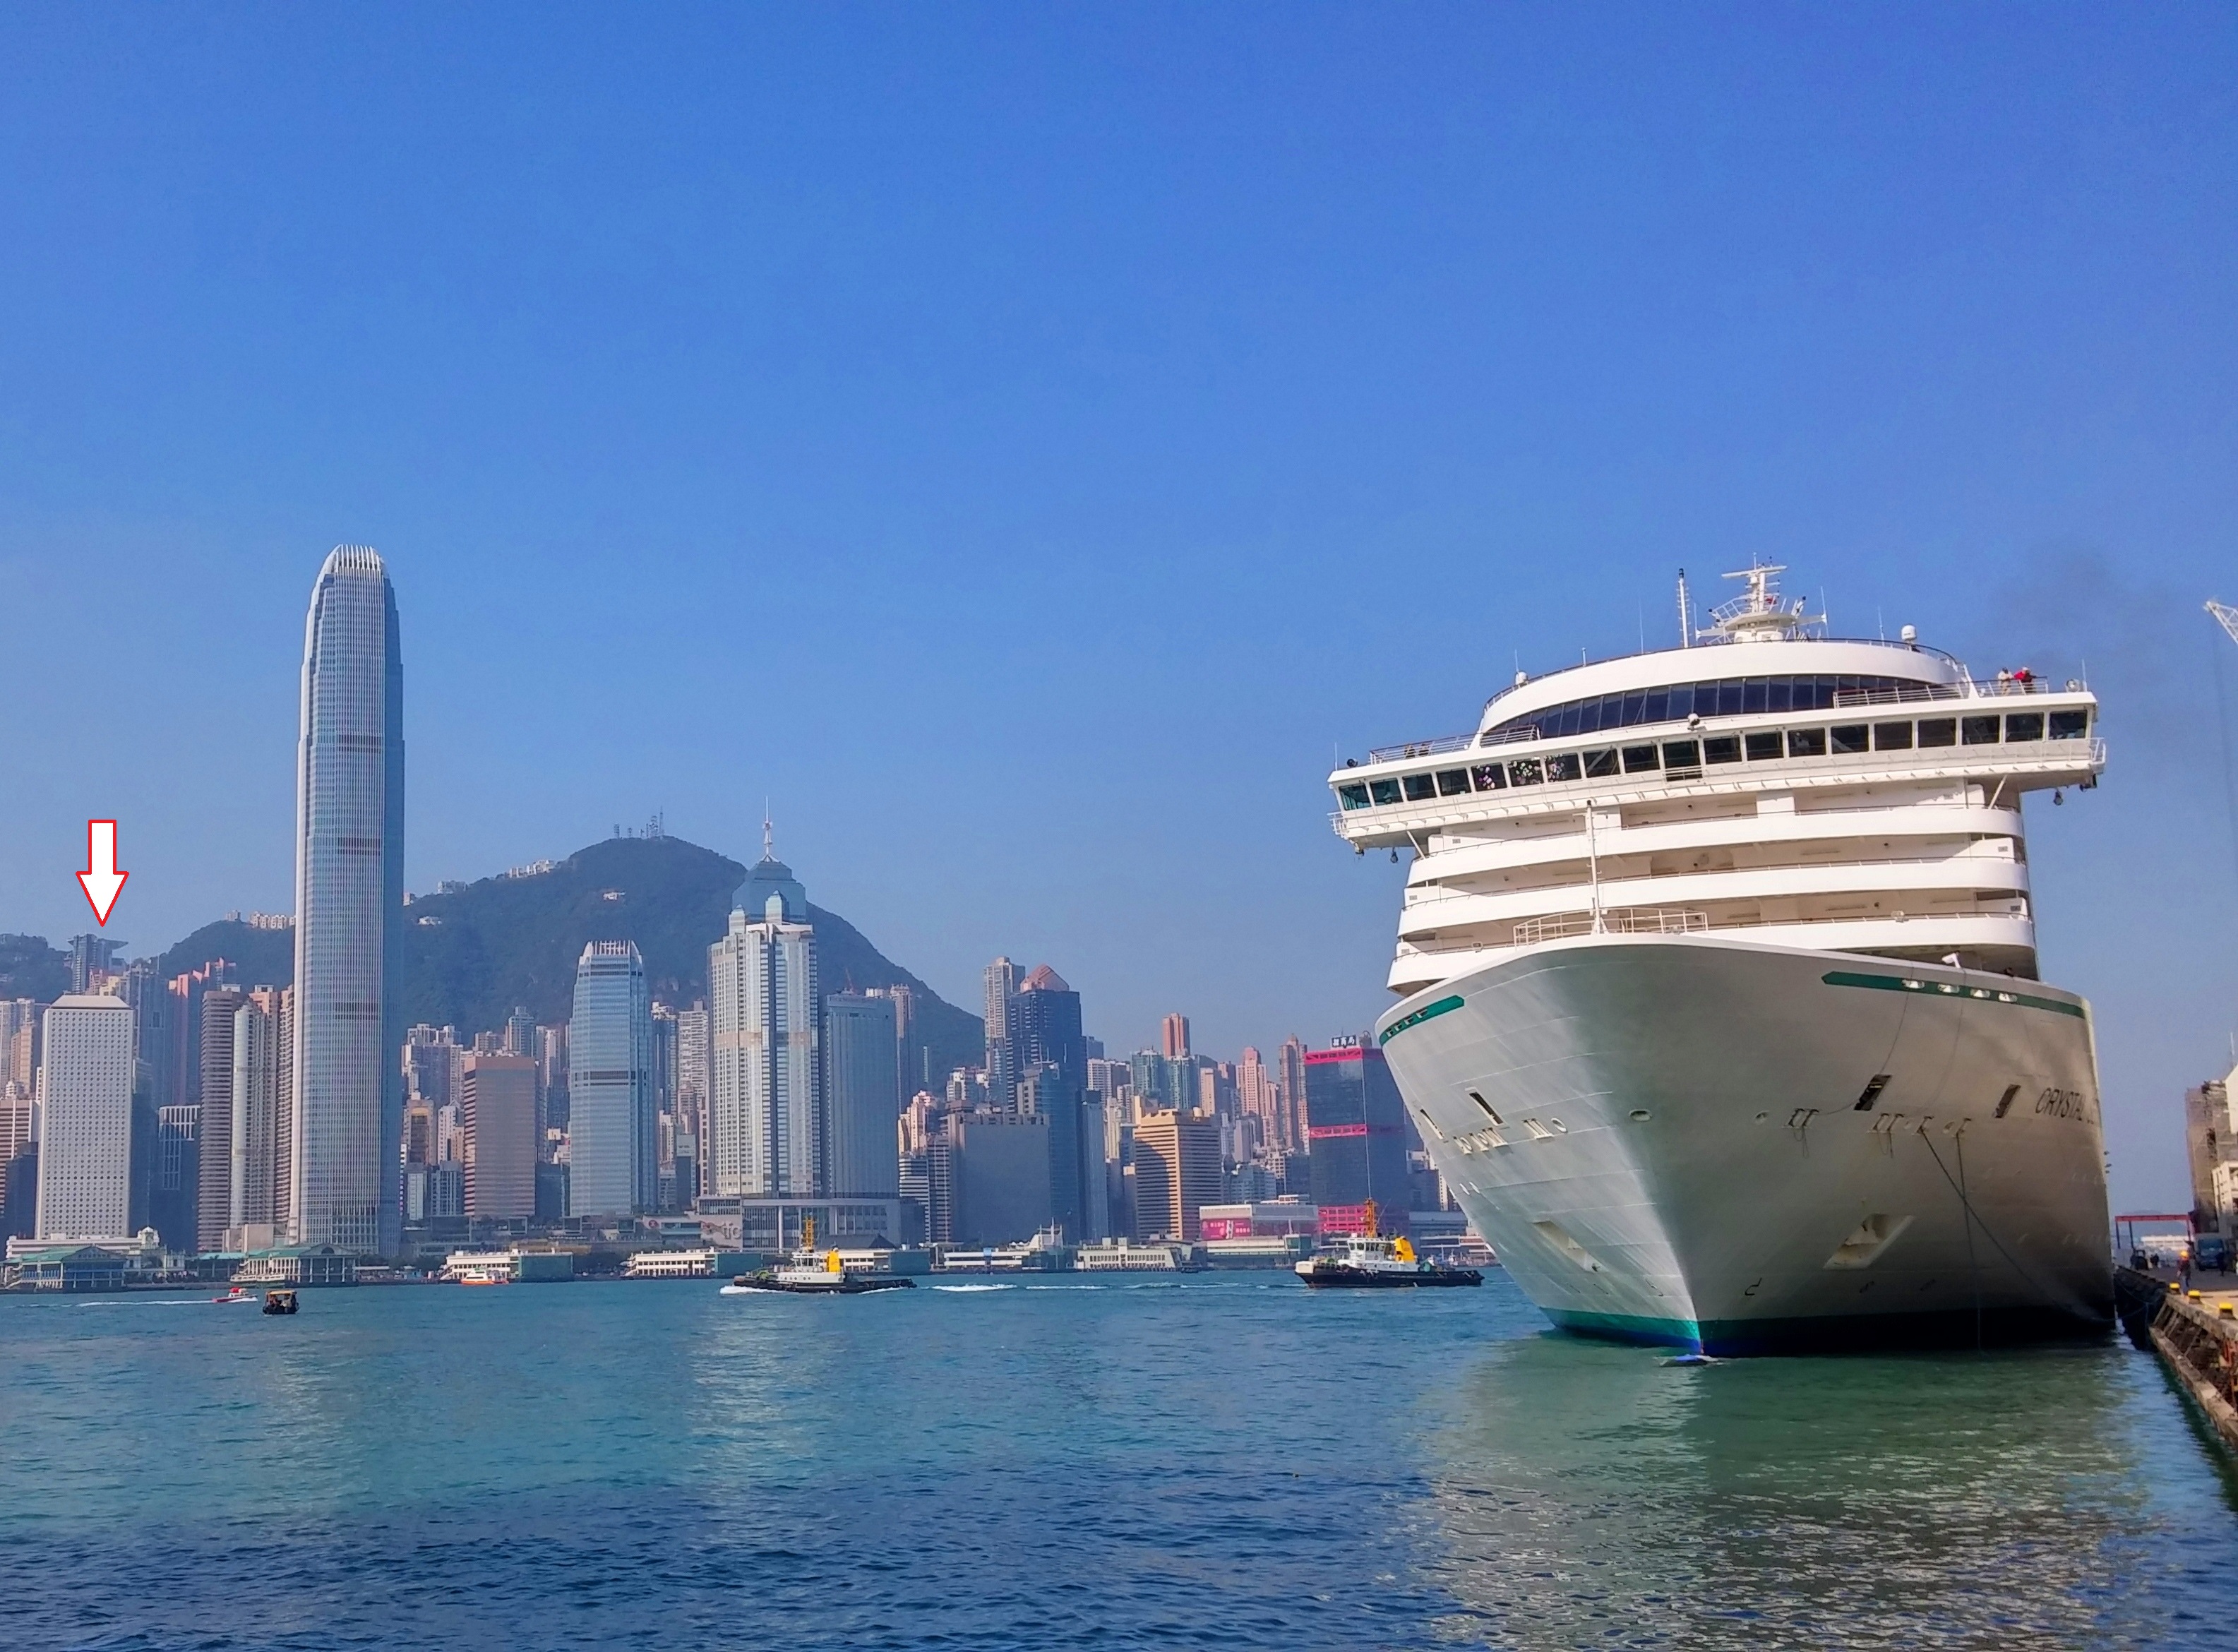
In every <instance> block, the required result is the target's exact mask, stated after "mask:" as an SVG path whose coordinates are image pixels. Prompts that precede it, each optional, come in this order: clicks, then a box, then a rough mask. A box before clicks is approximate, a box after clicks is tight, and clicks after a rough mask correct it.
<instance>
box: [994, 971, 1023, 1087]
mask: <svg viewBox="0 0 2238 1652" xmlns="http://www.w3.org/2000/svg"><path fill="white" fill-rule="evenodd" d="M986 988H987V990H986V1022H987V1095H988V1100H990V1102H991V1103H992V1104H993V1105H994V1107H996V1108H997V1109H998V1110H999V1111H1002V1112H1005V1113H1007V1112H1009V1111H1010V1109H1011V1108H1012V1107H1015V1106H1016V1105H1017V1082H1018V1070H1017V1068H1016V1067H1015V1066H1014V1065H1013V1064H1012V1059H1013V1057H1012V1051H1011V1047H1010V1001H1011V1000H1012V999H1013V998H1015V997H1016V996H1017V992H1018V968H1017V966H1016V964H1014V963H1012V962H1011V961H1010V960H1009V959H1008V958H997V959H996V960H995V961H994V962H992V963H990V964H989V965H988V966H987V973H986Z"/></svg>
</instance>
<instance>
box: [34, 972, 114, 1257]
mask: <svg viewBox="0 0 2238 1652" xmlns="http://www.w3.org/2000/svg"><path fill="white" fill-rule="evenodd" d="M39 1045H40V1061H39V1088H38V1101H39V1154H38V1159H39V1181H38V1189H39V1192H38V1213H37V1219H36V1234H35V1236H36V1237H37V1238H39V1239H99V1238H103V1237H107V1236H111V1235H115V1234H118V1233H123V1232H129V1231H130V1229H131V1216H132V1079H133V1063H134V1055H133V1050H132V1010H131V1007H130V1006H129V1005H128V1004H126V1003H125V1002H124V1001H122V999H118V998H110V997H106V996H101V995H94V994H90V993H70V994H67V995H64V996H63V997H61V998H58V999H56V1001H54V1002H53V1003H52V1004H51V1005H50V1006H49V1007H48V1008H47V1012H46V1014H45V1017H44V1018H43V1026H42V1028H41V1032H40V1038H39Z"/></svg>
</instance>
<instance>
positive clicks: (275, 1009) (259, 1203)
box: [205, 987, 293, 1249]
mask: <svg viewBox="0 0 2238 1652" xmlns="http://www.w3.org/2000/svg"><path fill="white" fill-rule="evenodd" d="M287 998H288V994H287V993H286V992H284V991H282V990H281V989H279V988H272V987H259V988H256V990H255V991H254V992H252V993H250V994H248V995H247V997H246V998H244V999H243V1000H242V1003H241V1005H240V1007H239V1008H236V1009H235V1011H234V1013H233V1037H232V1046H233V1084H232V1097H231V1102H232V1114H233V1124H232V1129H231V1131H230V1132H229V1133H228V1146H229V1147H230V1149H231V1165H230V1167H229V1170H228V1174H227V1178H226V1180H227V1183H228V1191H229V1193H230V1195H231V1206H230V1209H229V1210H228V1213H227V1217H226V1222H225V1226H226V1229H227V1231H228V1232H229V1233H233V1234H234V1235H235V1242H238V1243H239V1244H240V1245H241V1246H242V1247H243V1248H252V1247H253V1245H254V1240H253V1239H252V1238H251V1237H250V1236H249V1235H248V1233H247V1232H245V1231H241V1230H248V1229H251V1228H262V1229H266V1230H269V1229H270V1228H271V1227H272V1226H274V1225H275V1219H276V1217H277V1206H278V1199H277V1198H276V1196H275V1185H274V1184H275V1173H276V1172H277V1171H278V1169H279V1167H280V1162H281V1160H280V1137H279V1108H280V1100H281V1095H282V1094H283V1093H284V1092H285V1090H286V1087H287V1078H286V1077H285V1076H284V1074H286V1072H287V1068H288V1049H287V1046H286V1043H285V1040H286V1038H287V1036H288V1031H289V1026H288V1023H289V1022H290V1021H291V1020H292V1019H293V1018H292V1017H291V1016H290V1015H289V1014H288V1013H287V1008H286V1000H287ZM205 1002H207V1001H205ZM266 1242H269V1239H268V1235H267V1236H266ZM205 1248H209V1247H205ZM226 1248H228V1249H231V1248H233V1244H232V1243H230V1242H229V1243H228V1245H227V1246H226Z"/></svg>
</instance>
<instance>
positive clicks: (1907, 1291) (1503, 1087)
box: [1329, 567, 2113, 1353]
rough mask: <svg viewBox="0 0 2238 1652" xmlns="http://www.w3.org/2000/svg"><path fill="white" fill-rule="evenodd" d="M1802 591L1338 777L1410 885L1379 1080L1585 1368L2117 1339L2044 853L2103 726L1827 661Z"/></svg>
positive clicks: (1764, 595)
mask: <svg viewBox="0 0 2238 1652" xmlns="http://www.w3.org/2000/svg"><path fill="white" fill-rule="evenodd" d="M1778 572H1780V571H1779V570H1778V568H1773V567H1756V568H1751V569H1749V570H1747V571H1746V572H1744V573H1741V574H1738V575H1735V576H1732V577H1734V578H1738V579H1741V580H1743V581H1745V586H1744V590H1743V591H1742V594H1740V595H1739V596H1738V597H1736V598H1733V599H1732V600H1731V601H1730V602H1728V603H1726V604H1725V605H1722V606H1721V607H1719V608H1718V610H1717V611H1715V612H1714V613H1713V614H1712V624H1711V625H1710V626H1709V627H1708V628H1706V629H1705V630H1702V631H1697V630H1696V629H1695V627H1694V625H1693V623H1692V613H1691V610H1690V609H1689V608H1688V605H1687V604H1686V600H1685V589H1684V585H1683V583H1682V585H1681V589H1680V611H1681V613H1682V616H1684V617H1685V631H1684V635H1683V642H1682V646H1681V647H1680V648H1679V649H1669V650H1664V651H1659V652H1655V653H1642V654H1639V655H1636V656H1633V657H1630V658H1622V659H1612V660H1604V661H1600V662H1598V663H1595V664H1586V665H1579V666H1573V667H1568V668H1566V669H1564V670H1562V671H1557V672H1553V673H1551V674H1549V675H1548V676H1546V677H1541V678H1539V679H1538V680H1536V681H1527V680H1526V679H1525V678H1524V677H1522V676H1521V675H1520V674H1519V675H1518V677H1517V678H1516V682H1515V684H1514V686H1513V687H1512V688H1510V689H1507V690H1505V691H1502V692H1501V693H1500V694H1498V695H1496V696H1494V697H1493V699H1492V700H1490V701H1489V702H1488V703H1487V704H1486V706H1485V709H1484V711H1483V714H1482V716H1481V717H1480V719H1479V722H1478V725H1477V727H1476V728H1475V729H1474V730H1472V731H1471V732H1470V733H1469V734H1467V735H1464V736H1460V737H1456V738H1452V739H1445V740H1431V741H1427V742H1420V743H1414V744H1410V745H1407V746H1405V747H1400V748H1394V749H1391V750H1383V751H1376V752H1371V753H1370V754H1369V755H1368V757H1367V761H1366V762H1364V763H1347V764H1346V765H1345V766H1344V767H1342V768H1340V769H1338V770H1335V771H1334V773H1333V774H1331V775H1330V776H1329V784H1330V786H1331V789H1332V790H1334V792H1335V794H1336V799H1337V803H1338V812H1337V814H1336V816H1335V826H1336V830H1337V833H1338V835H1339V836H1341V837H1343V838H1344V839H1345V840H1346V841H1347V843H1351V844H1353V845H1354V848H1355V849H1358V850H1360V851H1361V852H1362V853H1365V852H1366V851H1367V850H1369V849H1390V850H1392V851H1393V854H1394V858H1395V856H1396V855H1397V853H1398V851H1399V850H1400V849H1406V850H1408V851H1409V852H1410V853H1411V854H1412V855H1413V856H1414V864H1413V866H1412V868H1411V869H1410V871H1409V873H1408V876H1407V892H1406V904H1405V908H1404V910H1403V912H1402V914H1401V916H1400V924H1399V944H1398V948H1397V951H1396V954H1395V956H1394V961H1393V963H1392V966H1391V970H1390V975H1389V985H1390V987H1391V988H1392V989H1393V990H1394V992H1396V993H1398V994H1400V995H1401V997H1400V1002H1399V1003H1397V1004H1396V1005H1394V1007H1393V1008H1391V1009H1390V1010H1388V1011H1387V1012H1386V1014H1384V1015H1383V1016H1382V1018H1381V1021H1379V1022H1378V1025H1377V1032H1376V1041H1377V1044H1378V1046H1379V1047H1380V1048H1381V1052H1382V1054H1384V1055H1385V1057H1386V1058H1387V1060H1388V1061H1389V1062H1390V1065H1391V1068H1392V1072H1393V1075H1394V1078H1395V1079H1396V1080H1398V1083H1399V1087H1400V1092H1401V1094H1403V1095H1404V1096H1405V1097H1406V1099H1407V1104H1408V1106H1409V1107H1410V1108H1411V1109H1412V1110H1413V1112H1414V1115H1415V1117H1416V1119H1417V1120H1418V1121H1419V1122H1420V1126H1421V1129H1422V1133H1423V1137H1424V1140H1425V1142H1426V1145H1427V1146H1428V1148H1429V1151H1430V1153H1431V1155H1432V1157H1433V1158H1434V1160H1435V1161H1436V1163H1437V1166H1438V1168H1439V1169H1440V1172H1441V1173H1443V1175H1444V1177H1445V1180H1446V1182H1447V1186H1448V1187H1449V1188H1450V1189H1451V1190H1452V1191H1453V1195H1454V1197H1455V1198H1456V1199H1458V1200H1459V1202H1460V1206H1461V1207H1462V1208H1463V1209H1464V1210H1465V1211H1467V1213H1468V1215H1469V1217H1470V1225H1471V1226H1472V1227H1473V1229H1474V1230H1475V1231H1476V1232H1479V1233H1480V1234H1482V1235H1483V1236H1484V1237H1485V1239H1487V1240H1488V1241H1490V1242H1491V1243H1492V1245H1493V1247H1494V1248H1495V1249H1496V1250H1497V1252H1499V1255H1500V1261H1501V1262H1502V1264H1503V1265H1505V1266H1506V1268H1507V1270H1508V1272H1509V1274H1510V1276H1511V1277H1512V1278H1513V1279H1515V1281H1516V1283H1517V1284H1518V1285H1520V1286H1521V1287H1522V1289H1523V1290H1524V1291H1525V1292H1526V1293H1527V1294H1528V1295H1529V1296H1530V1297H1531V1298H1532V1300H1533V1302H1535V1303H1537V1304H1538V1305H1539V1307H1540V1308H1541V1309H1542V1310H1544V1311H1545V1312H1546V1313H1547V1314H1548V1315H1549V1317H1551V1318H1553V1320H1554V1321H1555V1322H1556V1323H1557V1324H1559V1325H1563V1326H1566V1327H1567V1328H1569V1329H1572V1330H1575V1331H1580V1332H1589V1333H1592V1334H1598V1335H1605V1336H1611V1337H1617V1338H1626V1339H1632V1340H1640V1341H1647V1342H1656V1343H1665V1344H1672V1345H1678V1346H1680V1347H1682V1348H1688V1349H1698V1350H1705V1351H1710V1352H1713V1353H1717V1352H1753V1351H1768V1350H1772V1349H1779V1348H1789V1347H1798V1346H1824V1345H1839V1346H1867V1347H1871V1346H1883V1345H1890V1344H1893V1343H1900V1342H1914V1341H1966V1342H1971V1341H1974V1340H1976V1338H1983V1339H1986V1338H1993V1337H2021V1336H2033V1335H2045V1334H2062V1333H2068V1334H2072V1333H2077V1332H2082V1333H2100V1334H2102V1332H2103V1331H2104V1330H2105V1329H2106V1328H2107V1327H2108V1326H2109V1325H2110V1324H2111V1319H2112V1296H2113V1293H2112V1269H2111V1259H2110V1257H2109V1252H2108V1247H2107V1238H2106V1236H2107V1232H2108V1226H2109V1223H2108V1215H2107V1203H2106V1180H2105V1161H2104V1156H2103V1144H2102V1135H2101V1129H2100V1120H2099V1097H2098V1078H2097V1069H2096V1059H2095V1055H2094V1053H2093V1048H2092V1039H2091V1028H2090V1015H2089V1007H2088V1006H2087V1005H2086V1004H2085V1003H2084V1002H2083V1001H2082V1000H2081V999H2080V998H2078V997H2077V996H2076V995H2074V994H2073V993H2069V992H2066V991H2063V989H2061V988H2056V987H2051V986H2047V985H2044V984H2043V983H2042V982H2041V981H2039V980H2038V979H2037V975H2036V927H2035V921H2034V908H2033V904H2032V902H2033V895H2032V893H2031V890H2030V886H2029V869H2028V856H2027V853H2026V849H2025V848H2024V844H2023V822H2022V816H2021V800H2022V798H2023V796H2025V795H2026V794H2027V793H2029V792H2030V791H2037V792H2041V791H2047V790H2048V791H2051V792H2052V793H2053V801H2054V802H2059V801H2062V799H2063V790H2064V789H2066V788H2077V789H2082V790H2088V789H2089V788H2090V787H2092V786H2094V785H2096V782H2097V777H2098V775H2099V773H2100V771H2101V770H2102V769H2103V768H2104V766H2105V749H2104V745H2103V743H2102V742H2101V741H2100V740H2099V739H2098V738H2097V737H2096V726H2095V725H2096V720H2097V702H2096V698H2095V697H2093V696H2092V695H2091V694H2090V692H2089V690H2088V689H2086V688H2085V687H2084V686H2083V685H2082V684H2081V683H2080V682H2072V681H2071V682H2069V683H2067V684H2065V685H2064V687H2055V686H2054V685H2052V684H2048V683H2045V682H2043V681H2042V680H2041V679H2039V678H2037V677H2035V676H2034V675H2033V674H2032V673H2031V672H2029V671H2027V670H2025V669H2023V670H2020V671H2001V672H1999V673H1998V674H1997V675H1996V678H1995V679H1994V680H1988V681H1977V680H1976V679H1975V678H1974V677H1973V676H1972V675H1971V674H1970V672H1969V671H1968V670H1967V669H1966V667H1965V666H1964V665H1963V664H1961V663H1960V662H1959V661H1957V660H1956V659H1954V658H1952V657H1950V656H1949V655H1947V654H1943V653H1940V652H1938V651H1935V650H1932V649H1929V648H1925V647H1923V646H1921V645H1920V644H1917V642H1916V641H1915V640H1914V638H1913V636H1912V633H1911V631H1910V627H1908V626H1907V627H1905V628H1904V637H1903V638H1902V639H1901V640H1900V641H1897V642H1886V641H1870V642H1869V641H1852V640H1837V639H1833V638H1828V637H1826V636H1825V635H1824V622H1823V620H1822V619H1819V618H1814V617H1812V616H1811V615H1809V614H1808V613H1807V612H1806V611H1804V605H1803V604H1802V603H1801V602H1799V601H1797V602H1792V603H1790V602H1785V601H1783V600H1782V599H1781V598H1779V597H1778V594H1777V592H1776V591H1775V589H1774V585H1773V577H1774V576H1775V575H1776V574H1778Z"/></svg>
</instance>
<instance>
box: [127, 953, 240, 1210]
mask: <svg viewBox="0 0 2238 1652" xmlns="http://www.w3.org/2000/svg"><path fill="white" fill-rule="evenodd" d="M247 1002H248V994H247V993H245V992H243V991H242V989H241V988H238V987H230V986H228V987H212V988H209V989H208V990H207V991H205V992H204V993H203V994H202V1036H201V1037H200V1038H198V1039H196V1040H195V1046H196V1054H197V1055H198V1056H199V1058H200V1060H201V1063H202V1080H201V1083H200V1084H199V1085H198V1086H197V1087H196V1094H199V1095H200V1096H201V1097H202V1128H201V1132H200V1134H199V1136H198V1138H197V1140H196V1142H195V1156H196V1158H197V1159H198V1160H200V1165H199V1167H198V1169H197V1171H196V1180H197V1182H198V1183H199V1191H198V1192H197V1193H196V1195H195V1250H197V1251H201V1252H205V1253H208V1252H215V1251H222V1250H223V1249H225V1230H226V1226H227V1224H228V1222H230V1221H231V1220H232V1219H233V1171H234V1150H233V1122H234V1098H233V1085H234V1059H233V1040H234V1034H235V1028H236V1025H237V1023H238V1021H239V1020H240V1011H241V1008H242V1005H243V1004H245V1003H247ZM123 1231H124V1230H123V1229H122V1228H121V1227H120V1228H118V1229H116V1232H120V1233H121V1232H123Z"/></svg>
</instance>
